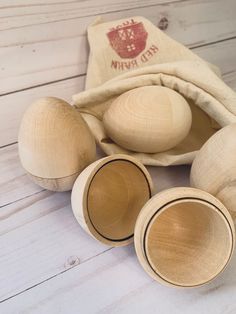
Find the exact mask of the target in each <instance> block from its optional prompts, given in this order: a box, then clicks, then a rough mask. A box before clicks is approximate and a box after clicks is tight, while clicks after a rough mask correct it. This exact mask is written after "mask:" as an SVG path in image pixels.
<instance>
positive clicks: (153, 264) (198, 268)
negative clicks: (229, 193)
mask: <svg viewBox="0 0 236 314" xmlns="http://www.w3.org/2000/svg"><path fill="white" fill-rule="evenodd" d="M134 241H135V248H136V252H137V256H138V258H139V261H140V263H141V265H142V266H143V268H144V269H145V270H146V272H147V273H148V274H149V275H150V276H151V277H152V278H154V279H155V280H157V281H159V282H161V283H164V284H167V285H174V286H179V287H195V286H199V285H203V284H205V283H207V282H209V281H210V280H212V279H213V278H215V277H216V276H217V275H218V274H219V273H221V272H222V270H223V269H224V268H225V267H226V265H227V264H228V262H229V260H230V258H231V255H232V252H233V248H234V242H235V230H234V224H233V221H232V219H231V216H230V214H229V213H228V211H227V209H226V208H225V207H224V205H223V204H222V203H221V202H220V201H219V200H217V199H216V198H215V197H214V196H212V195H210V194H208V193H206V192H203V191H201V190H197V189H193V188H173V189H170V190H166V191H164V192H161V193H159V194H157V195H155V196H154V197H153V198H151V199H150V200H149V202H147V204H146V205H145V206H144V208H143V209H142V211H141V212H140V214H139V216H138V219H137V223H136V226H135V235H134Z"/></svg>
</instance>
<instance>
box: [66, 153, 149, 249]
mask: <svg viewBox="0 0 236 314" xmlns="http://www.w3.org/2000/svg"><path fill="white" fill-rule="evenodd" d="M151 193H152V180H151V177H150V175H149V173H148V171H147V170H146V168H145V167H144V166H143V165H142V164H141V163H140V162H138V161H137V160H136V159H134V158H132V157H129V156H127V155H120V154H117V155H112V156H109V157H105V158H102V159H100V160H97V161H95V162H94V163H93V164H91V165H90V166H88V167H87V168H86V169H85V170H84V171H83V172H82V173H81V174H80V175H79V177H78V178H77V179H76V181H75V184H74V187H73V189H72V195H71V204H72V209H73V212H74V215H75V218H76V219H77V221H78V222H79V224H80V225H81V226H82V227H83V228H84V229H85V230H86V231H87V232H88V233H89V234H90V235H92V236H93V237H94V238H95V239H97V240H98V241H100V242H102V243H104V244H107V245H110V246H123V245H127V244H129V243H130V242H132V241H133V234H134V226H135V222H136V219H137V216H138V214H139V212H140V210H141V208H142V207H143V205H144V204H145V203H146V202H147V201H148V200H149V198H150V197H151Z"/></svg>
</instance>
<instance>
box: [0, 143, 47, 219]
mask: <svg viewBox="0 0 236 314" xmlns="http://www.w3.org/2000/svg"><path fill="white" fill-rule="evenodd" d="M0 169H1V176H0V207H3V206H4V205H7V204H9V203H14V202H15V201H17V200H20V199H23V198H25V197H27V196H29V195H33V194H36V193H38V192H40V191H42V190H43V189H42V188H41V187H39V186H38V185H36V184H34V183H32V182H30V180H29V178H28V177H27V175H26V173H25V170H24V169H23V168H22V167H21V164H20V160H19V157H18V149H17V145H16V144H14V145H11V146H8V147H4V148H1V150H0ZM3 211H4V210H3V209H2V208H1V214H2V213H3Z"/></svg>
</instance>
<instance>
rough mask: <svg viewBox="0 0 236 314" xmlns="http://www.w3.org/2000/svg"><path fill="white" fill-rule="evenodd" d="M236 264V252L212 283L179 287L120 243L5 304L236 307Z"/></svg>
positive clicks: (26, 307)
mask: <svg viewBox="0 0 236 314" xmlns="http://www.w3.org/2000/svg"><path fill="white" fill-rule="evenodd" d="M235 265H236V257H235V258H234V260H233V261H232V262H231V265H230V266H229V268H228V270H226V272H224V274H223V275H221V276H220V277H219V278H218V279H216V281H214V282H212V283H211V284H209V285H207V286H204V287H202V288H199V289H191V290H188V291H183V290H179V291H177V290H176V289H173V288H169V287H164V286H161V285H159V284H157V283H156V282H155V281H153V280H151V279H150V278H149V277H148V276H147V275H146V274H145V272H143V271H142V270H141V268H140V266H139V264H138V262H137V259H136V256H135V252H134V249H133V247H132V246H130V247H124V248H115V249H112V250H110V251H108V252H106V253H104V254H102V255H99V256H97V257H96V258H95V259H91V260H89V261H87V262H86V263H84V264H81V265H80V266H79V267H74V268H73V269H71V270H70V271H68V272H65V273H63V274H61V275H58V276H56V277H54V278H53V279H51V280H50V281H45V282H44V283H42V284H41V285H38V286H36V287H35V288H34V289H30V290H28V291H25V292H24V293H22V294H20V295H18V296H16V297H14V298H13V299H10V300H9V301H6V302H4V303H3V304H1V309H2V311H3V312H4V313H5V312H6V313H26V312H27V313H60V312H61V313H67V312H68V306H69V308H70V310H69V311H70V313H77V312H78V309H80V310H81V311H82V312H83V313H85V314H92V313H103V314H105V313H106V314H110V313H124V314H126V313H138V314H141V313H155V312H156V310H157V308H158V313H161V314H165V313H172V312H173V313H177V314H188V313H193V314H199V313H201V314H209V313H214V314H222V313H225V314H226V313H227V314H228V313H234V311H235V304H234V302H232V299H233V298H234V296H235V293H236V286H235V283H236V281H235V275H236V271H235ZM127 274H128V277H127ZM101 278H102V280H101ZM157 296H158V297H157ZM91 298H92V300H93V301H92V302H91ZM160 300H161V302H159V301H160ZM157 306H158V307H157Z"/></svg>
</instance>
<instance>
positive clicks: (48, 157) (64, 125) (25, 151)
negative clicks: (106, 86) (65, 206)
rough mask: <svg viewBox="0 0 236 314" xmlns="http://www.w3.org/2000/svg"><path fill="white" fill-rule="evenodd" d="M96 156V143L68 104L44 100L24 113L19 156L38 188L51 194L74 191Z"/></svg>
mask: <svg viewBox="0 0 236 314" xmlns="http://www.w3.org/2000/svg"><path fill="white" fill-rule="evenodd" d="M95 154H96V146H95V141H94V138H93V136H92V135H91V133H90V130H89V128H88V126H87V124H86V122H85V121H84V120H83V118H82V117H81V115H80V113H79V112H78V111H76V109H75V108H74V107H72V106H70V105H69V104H68V103H66V102H65V101H63V100H61V99H58V98H54V97H47V98H42V99H39V100H38V101H36V102H35V103H33V104H32V105H31V106H30V107H29V108H28V110H27V111H26V112H25V114H24V117H23V119H22V122H21V126H20V131H19V155H20V160H21V163H22V166H23V168H24V169H25V170H26V171H27V173H28V174H29V176H30V177H31V178H32V180H33V181H34V182H35V183H37V184H38V185H40V186H42V187H44V188H46V189H48V190H52V191H67V190H71V189H72V186H73V183H74V181H75V179H76V178H77V176H78V174H79V173H80V172H81V171H82V170H83V169H84V168H85V167H86V166H87V165H89V164H90V163H91V162H93V161H94V160H95Z"/></svg>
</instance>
